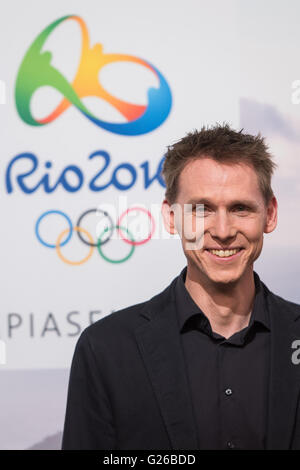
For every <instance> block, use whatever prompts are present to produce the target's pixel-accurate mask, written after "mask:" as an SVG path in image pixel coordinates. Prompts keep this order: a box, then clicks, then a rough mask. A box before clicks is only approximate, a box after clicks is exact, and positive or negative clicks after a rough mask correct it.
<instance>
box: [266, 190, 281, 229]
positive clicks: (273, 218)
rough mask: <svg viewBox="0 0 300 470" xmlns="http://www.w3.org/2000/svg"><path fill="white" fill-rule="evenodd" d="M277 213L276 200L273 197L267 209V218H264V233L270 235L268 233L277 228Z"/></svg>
mask: <svg viewBox="0 0 300 470" xmlns="http://www.w3.org/2000/svg"><path fill="white" fill-rule="evenodd" d="M277 211H278V203H277V199H276V197H275V196H273V197H272V199H271V200H270V202H269V204H268V207H267V217H266V223H265V227H264V232H265V233H270V232H273V230H275V228H276V226H277Z"/></svg>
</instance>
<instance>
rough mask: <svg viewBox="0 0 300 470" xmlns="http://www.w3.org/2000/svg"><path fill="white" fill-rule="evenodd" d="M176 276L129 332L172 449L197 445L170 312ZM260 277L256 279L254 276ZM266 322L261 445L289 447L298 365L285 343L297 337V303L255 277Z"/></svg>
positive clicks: (299, 373)
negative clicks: (268, 352)
mask: <svg viewBox="0 0 300 470" xmlns="http://www.w3.org/2000/svg"><path fill="white" fill-rule="evenodd" d="M177 279H178V276H177V277H176V278H175V279H173V281H172V282H171V284H170V285H169V286H167V287H166V288H165V289H164V291H162V292H161V293H159V294H157V295H156V296H154V297H152V299H150V300H149V301H148V302H146V303H145V304H144V307H143V309H142V311H141V315H142V317H143V318H144V320H145V321H144V322H143V323H142V324H141V325H139V327H138V328H137V330H136V332H135V334H136V340H137V343H138V347H139V349H140V352H141V355H142V358H143V360H144V364H145V367H146V369H147V371H148V374H149V377H150V380H151V382H152V386H153V389H154V393H155V395H156V398H157V401H158V405H159V407H160V411H161V414H162V418H163V421H164V424H165V427H166V431H167V433H168V436H169V439H170V445H171V448H172V449H187V450H188V449H190V450H193V449H198V448H199V445H198V442H197V432H196V422H195V417H194V414H193V410H192V400H191V396H190V392H189V384H188V378H187V371H186V367H185V363H184V356H183V350H182V346H181V340H180V333H179V327H178V321H177V315H176V303H175V286H176V281H177ZM260 282H261V281H260ZM261 287H262V289H263V293H264V295H265V298H266V301H267V303H268V309H269V315H270V324H271V355H270V358H271V360H270V381H269V407H268V421H267V443H266V446H267V449H288V448H289V447H290V446H291V440H292V431H293V427H294V424H295V417H296V410H297V404H298V396H299V379H300V364H299V366H297V365H295V364H293V362H292V360H291V356H292V353H293V349H291V345H292V343H293V341H294V340H296V339H300V322H299V321H297V320H298V319H299V318H300V306H298V305H297V304H293V303H292V302H288V301H286V300H284V299H282V298H281V297H279V296H277V295H275V294H273V293H272V292H271V291H269V289H268V288H267V287H266V286H265V284H264V283H263V282H261Z"/></svg>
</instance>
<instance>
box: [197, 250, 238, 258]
mask: <svg viewBox="0 0 300 470" xmlns="http://www.w3.org/2000/svg"><path fill="white" fill-rule="evenodd" d="M241 250H243V248H235V249H233V250H208V249H206V250H205V251H208V252H209V253H210V254H212V255H214V256H216V257H218V258H233V257H234V256H235V255H236V254H237V253H239V252H240V251H241Z"/></svg>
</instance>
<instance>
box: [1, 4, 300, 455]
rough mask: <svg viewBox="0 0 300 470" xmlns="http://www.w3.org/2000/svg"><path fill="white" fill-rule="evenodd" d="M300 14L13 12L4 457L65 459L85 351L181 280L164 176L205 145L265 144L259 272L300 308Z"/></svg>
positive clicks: (5, 18) (4, 84)
mask: <svg viewBox="0 0 300 470" xmlns="http://www.w3.org/2000/svg"><path fill="white" fill-rule="evenodd" d="M271 10H272V15H271V16H270V11H271ZM299 13H300V6H299V4H298V3H297V2H296V1H295V2H294V1H293V0H290V2H289V7H288V8H287V6H286V5H285V3H284V2H283V1H278V2H275V4H274V3H272V2H271V1H269V0H265V1H264V2H258V1H257V0H252V1H251V2H250V1H249V2H247V1H245V2H238V1H235V0H227V1H226V2H223V1H222V0H212V1H210V2H205V1H203V0H188V1H187V2H185V3H182V2H179V1H177V0H175V1H174V0H165V1H164V2H158V1H155V0H154V1H152V2H139V1H137V0H128V1H126V2H122V1H121V0H111V1H109V2H105V1H98V2H95V1H92V0H86V1H85V2H81V1H78V0H72V1H70V0H65V1H64V2H59V1H58V0H53V1H52V2H48V3H45V2H36V1H34V0H28V1H27V2H23V3H22V2H19V1H16V0H11V1H10V2H8V3H7V5H6V6H5V7H2V10H1V15H0V34H1V43H0V50H1V54H0V57H1V62H0V64H1V67H0V124H1V126H0V132H1V159H0V176H1V184H0V198H1V201H2V204H1V217H2V230H1V244H0V258H1V270H0V276H1V279H0V281H1V286H2V289H1V296H0V372H1V375H2V385H1V402H0V417H1V422H2V423H4V425H2V426H1V429H0V448H2V449H24V448H59V446H60V439H61V430H62V427H63V419H64V412H65V405H66V393H67V383H68V375H69V367H70V364H71V360H72V355H73V352H74V347H75V344H76V341H77V340H78V337H79V335H80V333H81V332H82V331H83V330H84V329H85V328H86V327H87V326H88V325H90V324H92V323H94V322H95V321H97V320H99V319H100V318H103V317H104V316H106V315H108V314H110V313H111V312H113V311H116V310H118V309H121V308H123V307H126V306H129V305H133V304H136V303H139V302H142V301H144V300H147V299H149V298H150V297H151V296H153V295H155V294H156V293H158V292H160V291H162V290H163V289H164V288H165V287H166V286H167V285H168V284H169V283H170V282H171V280H172V279H173V278H174V277H175V276H176V275H177V274H179V272H180V271H181V269H182V268H183V267H184V265H185V257H184V255H183V253H182V248H181V242H180V239H179V236H174V237H170V236H169V235H168V234H167V233H166V231H165V230H164V228H163V225H162V220H161V213H160V208H161V202H162V200H163V198H164V190H165V186H164V181H163V179H162V176H161V169H162V164H163V159H164V153H165V151H166V148H167V146H168V145H170V144H172V143H174V142H175V141H177V140H178V139H180V138H181V137H183V136H184V135H185V134H186V133H187V132H189V131H191V130H193V129H195V128H200V127H201V126H202V125H207V124H215V123H216V122H219V123H223V122H228V123H229V124H230V125H232V126H233V127H234V128H241V127H243V128H244V129H245V130H248V131H250V132H255V133H257V132H259V131H261V133H262V134H263V135H264V136H266V137H267V142H268V144H269V145H270V148H271V151H272V153H273V154H274V158H275V161H276V163H277V164H278V170H277V172H276V175H275V177H274V184H273V189H274V192H275V194H276V196H277V197H278V202H279V223H278V227H277V229H276V230H275V232H273V233H272V234H270V235H267V236H266V237H265V243H264V248H263V253H262V255H261V257H260V259H259V260H258V261H257V263H256V265H255V269H256V270H257V272H258V273H259V275H260V276H261V278H262V280H263V281H264V282H265V283H266V284H267V285H268V287H269V288H270V289H271V290H272V291H274V292H276V293H278V294H280V295H282V296H283V297H286V298H288V299H290V300H293V301H299V299H300V294H299V290H298V289H297V287H298V285H297V281H298V275H299V263H298V260H297V257H298V254H299V241H298V221H297V218H296V217H295V215H296V214H297V210H298V207H297V202H298V200H299V192H300V183H299V178H298V167H299V158H298V154H299V142H300V141H299V135H300V134H299V130H300V107H299V103H300V93H299V90H300V81H299V79H300V69H299V66H298V64H297V61H296V60H295V57H296V52H297V45H298V43H300V31H299V28H298V25H297V17H298V14H299ZM291 37H292V38H293V40H288V39H287V38H291ZM298 98H299V99H298ZM291 228H292V230H291Z"/></svg>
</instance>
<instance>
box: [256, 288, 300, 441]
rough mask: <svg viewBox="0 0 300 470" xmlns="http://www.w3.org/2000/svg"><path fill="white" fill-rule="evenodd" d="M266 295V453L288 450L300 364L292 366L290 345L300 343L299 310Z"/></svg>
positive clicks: (295, 411)
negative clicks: (268, 337) (268, 350)
mask: <svg viewBox="0 0 300 470" xmlns="http://www.w3.org/2000/svg"><path fill="white" fill-rule="evenodd" d="M264 287H265V286H264ZM265 288H266V287H265ZM266 289H267V288H266ZM267 291H268V297H267V298H268V305H269V311H270V319H271V360H270V382H269V387H270V388H269V395H268V397H269V409H268V424H267V449H289V448H290V446H291V442H292V437H293V429H294V424H295V418H296V413H297V405H298V398H299V379H300V364H299V365H296V364H293V362H292V354H293V352H294V349H292V343H293V341H294V340H296V339H298V340H299V339H300V325H299V324H300V322H296V320H297V319H298V318H299V314H300V310H299V307H297V309H296V308H293V307H292V303H290V302H287V301H285V300H284V299H282V298H281V297H279V296H277V295H275V294H273V293H272V292H270V291H269V290H268V289H267Z"/></svg>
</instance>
